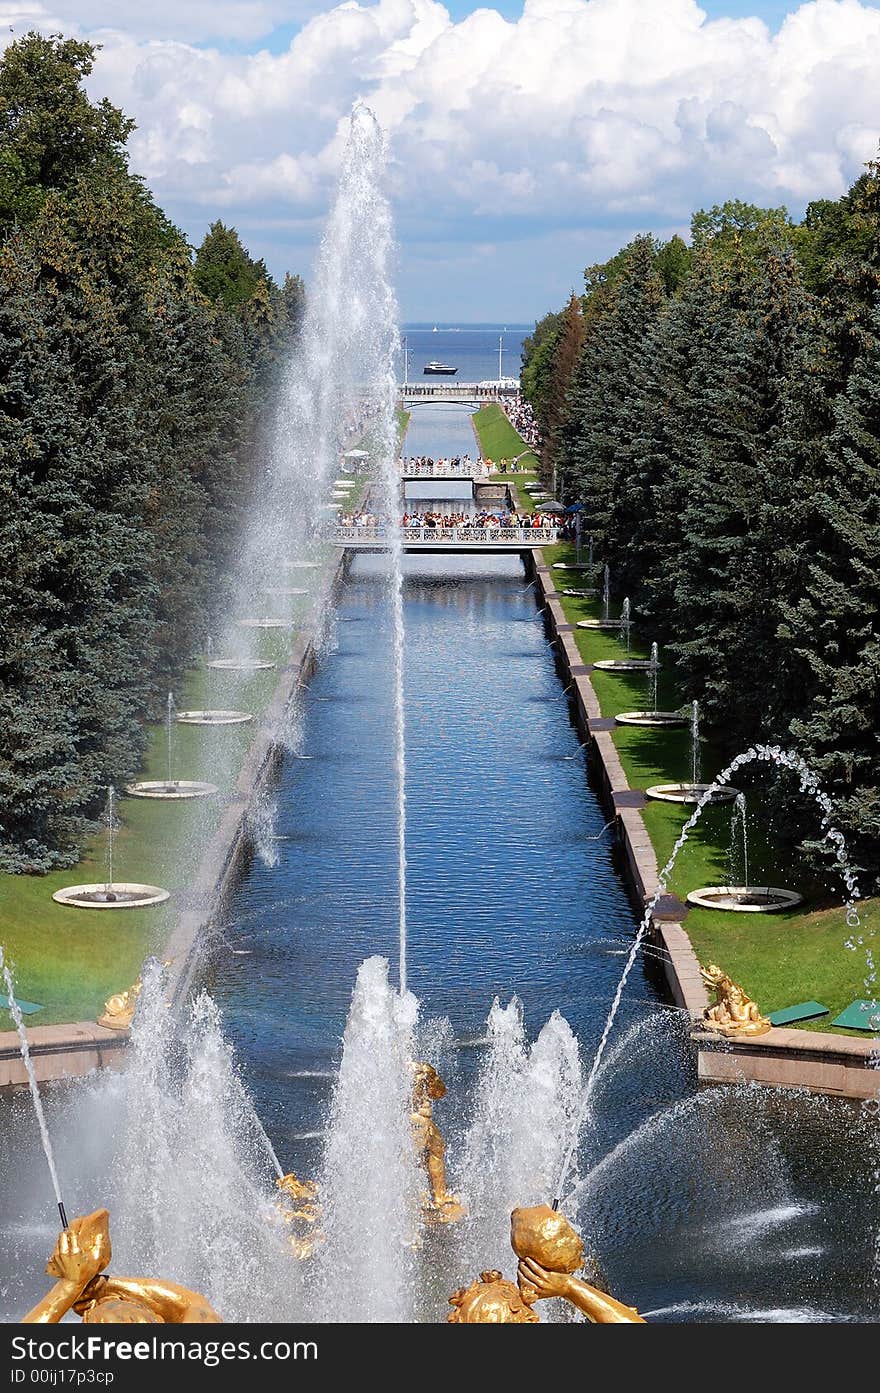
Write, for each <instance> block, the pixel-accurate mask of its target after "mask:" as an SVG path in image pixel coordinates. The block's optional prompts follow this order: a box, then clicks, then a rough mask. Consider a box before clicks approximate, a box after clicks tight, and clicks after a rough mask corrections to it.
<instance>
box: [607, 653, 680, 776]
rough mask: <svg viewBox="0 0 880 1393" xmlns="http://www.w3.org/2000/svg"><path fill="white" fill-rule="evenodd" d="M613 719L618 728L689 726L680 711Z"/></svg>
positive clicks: (626, 714) (623, 715) (634, 713)
mask: <svg viewBox="0 0 880 1393" xmlns="http://www.w3.org/2000/svg"><path fill="white" fill-rule="evenodd" d="M597 666H598V664H597ZM614 719H615V721H616V722H617V724H618V725H619V726H654V727H655V728H662V727H663V726H686V725H690V717H689V716H683V715H682V714H681V712H680V711H621V713H620V715H619V716H615V717H614ZM670 787H671V785H670Z"/></svg>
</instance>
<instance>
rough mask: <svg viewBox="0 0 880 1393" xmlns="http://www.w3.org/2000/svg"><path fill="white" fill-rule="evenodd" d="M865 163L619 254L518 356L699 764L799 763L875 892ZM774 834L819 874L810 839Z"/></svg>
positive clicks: (725, 209)
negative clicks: (815, 781)
mask: <svg viewBox="0 0 880 1393" xmlns="http://www.w3.org/2000/svg"><path fill="white" fill-rule="evenodd" d="M878 292H880V164H878V163H876V162H874V163H870V164H868V165H867V166H866V168H865V171H864V173H863V174H862V175H861V176H860V177H859V178H858V179H857V180H856V182H855V183H854V184H853V186H852V187H851V188H850V189H849V190H848V192H847V193H845V194H844V195H843V196H842V197H841V198H839V199H837V200H829V199H823V200H819V201H816V202H814V203H811V204H810V205H809V207H808V208H807V210H806V214H805V216H804V218H803V220H802V221H800V222H795V221H793V220H792V219H791V218H790V217H789V216H788V214H787V212H786V210H785V209H784V208H771V209H763V208H757V207H754V206H752V205H748V204H744V203H740V202H730V203H727V204H725V205H723V206H722V207H716V208H713V209H711V210H709V211H703V212H700V213H697V214H696V215H695V216H694V218H693V222H692V227H691V243H690V245H687V244H686V243H685V242H684V241H683V240H682V239H681V238H679V237H675V238H673V239H672V240H671V241H669V242H666V243H660V242H658V241H656V240H655V239H654V238H652V237H650V236H639V237H636V238H635V239H634V240H633V241H632V242H631V243H629V245H627V246H626V247H624V248H623V249H622V250H621V251H620V252H619V253H618V254H617V255H616V256H615V257H613V258H612V259H611V260H610V261H608V262H607V263H604V264H603V265H599V266H592V267H590V268H588V270H587V272H586V286H585V291H584V293H583V294H580V295H572V296H571V299H570V300H569V303H568V304H567V305H566V306H565V307H564V308H563V309H562V310H561V311H559V312H556V313H552V314H549V315H547V316H546V317H545V318H544V319H543V320H541V321H540V322H539V323H538V324H537V325H536V329H535V333H534V334H533V335H532V336H531V338H530V339H529V340H527V342H526V344H525V346H524V367H523V388H524V391H525V394H526V395H527V397H528V398H529V400H530V401H531V403H532V405H533V408H534V410H535V412H536V415H537V417H538V420H539V423H540V426H541V430H542V437H543V442H544V466H545V469H547V470H550V469H551V468H552V469H555V471H556V486H557V492H558V493H559V494H560V496H561V497H562V498H563V499H564V501H565V502H566V503H573V502H575V501H579V502H580V503H581V504H582V505H583V512H582V518H583V530H584V533H585V534H587V533H590V534H592V537H593V539H594V541H593V545H594V556H595V558H596V560H597V562H598V564H599V565H603V564H604V563H606V562H607V563H608V565H609V566H610V568H611V572H612V576H613V586H614V590H615V591H616V593H617V595H618V597H622V596H624V595H629V596H630V598H631V601H632V604H633V608H634V611H635V613H636V614H637V617H638V624H639V628H640V631H641V633H642V635H643V636H644V637H645V639H647V640H649V641H650V640H652V639H657V640H658V641H659V642H660V643H661V644H662V646H663V649H664V652H665V656H666V660H667V662H670V661H671V662H672V663H673V664H674V666H675V669H676V675H677V678H678V680H679V683H680V690H681V693H682V696H683V698H685V699H686V700H692V699H697V700H698V701H699V702H700V704H701V708H702V711H703V713H704V716H705V718H706V722H707V724H708V725H709V727H710V729H711V732H712V734H713V736H714V739H715V742H716V743H717V746H718V747H719V748H720V750H721V751H722V753H724V754H732V753H736V752H737V751H739V750H741V749H743V748H745V747H747V746H748V745H749V744H751V743H752V742H753V741H755V740H762V741H770V742H779V743H781V744H784V745H786V746H788V747H790V748H794V749H796V750H797V751H798V752H800V753H801V754H802V755H803V757H804V758H805V759H806V760H807V762H808V763H809V764H810V766H811V767H812V768H813V769H814V770H815V772H816V773H817V775H818V776H819V778H820V780H821V783H822V785H823V787H824V788H825V790H826V791H827V792H828V793H829V794H830V795H831V796H832V798H833V799H834V802H835V808H836V823H837V825H838V826H839V827H840V828H841V830H842V831H843V832H844V834H845V836H846V838H847V842H848V844H849V847H850V850H851V853H853V859H854V862H855V864H856V865H857V866H858V867H860V869H861V870H862V872H863V873H864V874H865V875H866V876H867V878H868V880H869V882H872V883H873V887H874V888H875V889H876V887H877V884H878V876H880V791H878V756H880V642H878V609H880V298H878ZM790 793H791V787H790V785H787V784H786V782H785V781H784V780H781V781H780V784H779V786H778V787H777V789H776V790H775V798H776V808H775V812H776V825H777V829H778V830H780V831H781V832H782V833H783V834H784V835H787V836H788V837H790V838H791V839H792V840H796V841H798V842H799V843H801V844H802V845H805V846H806V848H807V850H808V852H809V853H810V855H811V856H812V858H813V860H814V862H815V864H816V866H817V868H818V867H822V866H827V865H828V859H827V854H826V852H825V850H824V848H823V847H822V846H821V838H820V836H819V833H818V831H817V826H816V820H815V816H813V817H811V818H808V817H806V816H805V814H804V812H803V802H802V800H797V799H793V798H791V797H790V796H788V795H789V794H790Z"/></svg>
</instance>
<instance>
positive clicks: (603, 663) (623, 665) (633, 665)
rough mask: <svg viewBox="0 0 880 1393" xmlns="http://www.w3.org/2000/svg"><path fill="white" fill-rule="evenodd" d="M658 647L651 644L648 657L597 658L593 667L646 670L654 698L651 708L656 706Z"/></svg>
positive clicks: (618, 670) (628, 670) (611, 670)
mask: <svg viewBox="0 0 880 1393" xmlns="http://www.w3.org/2000/svg"><path fill="white" fill-rule="evenodd" d="M660 666H661V664H660V657H659V649H658V646H657V644H656V643H652V644H651V656H650V658H629V657H627V658H599V659H598V660H597V661H596V662H595V663H594V664H593V667H597V668H600V669H601V671H602V672H647V673H648V674H649V681H650V684H651V688H652V691H653V692H654V700H653V701H652V710H653V709H655V708H656V690H655V689H656V677H657V673H658V672H659V671H660Z"/></svg>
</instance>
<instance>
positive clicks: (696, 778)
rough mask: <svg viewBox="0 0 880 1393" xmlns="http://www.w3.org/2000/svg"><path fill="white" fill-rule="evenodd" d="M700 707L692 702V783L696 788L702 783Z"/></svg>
mask: <svg viewBox="0 0 880 1393" xmlns="http://www.w3.org/2000/svg"><path fill="white" fill-rule="evenodd" d="M701 772H702V770H701V768H700V707H699V703H698V702H696V701H693V702H691V783H692V784H693V786H694V788H696V787H697V785H698V784H699V782H700V774H701Z"/></svg>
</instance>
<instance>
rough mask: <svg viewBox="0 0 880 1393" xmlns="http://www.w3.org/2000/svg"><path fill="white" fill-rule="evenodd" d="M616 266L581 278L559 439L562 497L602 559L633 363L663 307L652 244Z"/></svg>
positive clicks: (644, 242) (642, 240) (641, 245)
mask: <svg viewBox="0 0 880 1393" xmlns="http://www.w3.org/2000/svg"><path fill="white" fill-rule="evenodd" d="M617 262H618V265H617V267H616V269H615V273H614V275H613V277H612V278H611V279H610V280H609V279H608V277H607V276H606V277H605V279H602V280H600V281H597V280H596V278H595V277H594V278H592V279H591V277H590V274H589V273H588V282H590V283H591V284H592V286H593V290H592V293H591V296H590V300H588V305H587V311H586V314H585V322H584V344H583V349H582V351H581V355H580V359H579V361H578V364H577V367H576V369H575V371H574V373H573V375H572V378H571V387H570V390H569V393H568V400H567V408H566V412H565V418H564V421H563V423H562V425H561V428H560V431H559V436H560V439H561V442H562V448H561V450H560V466H561V477H562V481H563V489H564V492H565V493H566V495H567V496H570V495H574V496H577V497H578V498H579V499H580V500H581V501H582V503H583V505H584V509H585V522H586V524H587V527H588V530H589V531H590V532H591V533H592V535H593V537H594V539H595V540H596V541H597V542H598V543H599V554H600V556H602V557H604V558H606V559H609V547H610V544H611V538H610V535H609V533H610V527H611V520H612V510H613V501H614V496H615V492H616V490H617V488H618V484H619V476H620V472H621V470H622V469H623V468H624V467H625V461H624V458H623V457H622V449H623V447H624V444H625V437H624V433H623V428H622V420H623V414H624V403H625V400H626V396H627V393H628V391H629V389H630V383H631V378H632V371H633V366H634V363H635V360H636V357H637V355H638V353H639V351H640V349H641V347H642V345H643V342H644V339H645V337H646V335H647V334H648V332H649V330H650V327H651V325H652V324H653V322H654V320H655V319H656V317H657V315H658V313H659V312H660V309H661V307H662V304H663V299H664V294H663V287H662V284H661V282H660V278H659V276H658V275H657V270H656V265H655V262H656V249H655V246H654V243H653V241H652V240H651V238H649V237H639V238H636V240H635V241H634V242H632V243H631V244H630V245H629V247H627V248H626V249H625V254H623V253H622V254H621V256H620V257H619V258H617ZM590 301H593V305H592V306H591V304H590Z"/></svg>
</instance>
